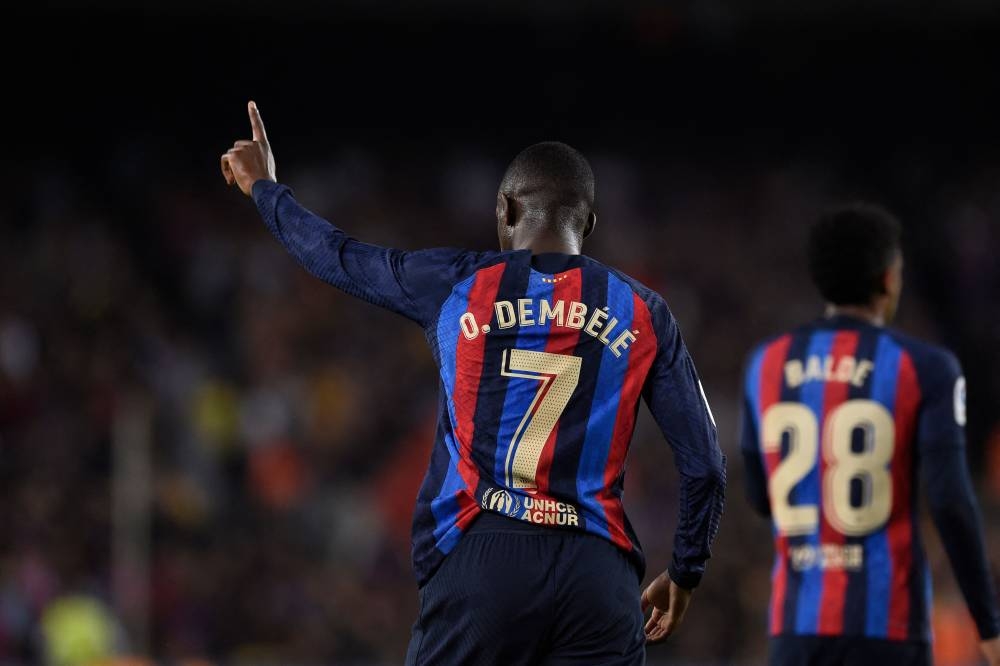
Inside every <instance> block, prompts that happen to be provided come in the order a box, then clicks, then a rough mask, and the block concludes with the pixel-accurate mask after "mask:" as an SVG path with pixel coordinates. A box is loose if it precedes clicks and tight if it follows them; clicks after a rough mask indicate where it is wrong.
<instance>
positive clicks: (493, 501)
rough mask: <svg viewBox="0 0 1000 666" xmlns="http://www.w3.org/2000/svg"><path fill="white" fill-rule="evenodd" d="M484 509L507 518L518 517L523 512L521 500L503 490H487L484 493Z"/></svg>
mask: <svg viewBox="0 0 1000 666" xmlns="http://www.w3.org/2000/svg"><path fill="white" fill-rule="evenodd" d="M482 507H483V508H484V509H486V510H487V511H495V512H497V513H502V514H504V515H505V516H517V515H518V513H519V512H520V511H521V498H520V497H518V496H517V495H515V494H513V493H511V492H510V491H507V490H503V489H501V488H487V489H486V492H484V493H483V501H482Z"/></svg>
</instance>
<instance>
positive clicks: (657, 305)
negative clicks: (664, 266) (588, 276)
mask: <svg viewBox="0 0 1000 666" xmlns="http://www.w3.org/2000/svg"><path fill="white" fill-rule="evenodd" d="M583 259H584V260H585V261H586V262H587V263H588V264H589V266H590V267H591V268H592V269H595V270H604V271H607V272H608V273H609V274H610V275H613V276H614V277H615V278H616V279H618V280H619V281H621V282H624V283H625V284H627V285H628V286H629V288H630V289H631V290H632V292H633V293H634V294H636V295H637V296H638V297H639V299H640V300H642V302H643V303H645V304H646V307H647V308H648V309H649V311H650V313H652V314H653V315H662V316H666V317H670V318H672V317H673V315H672V314H671V313H670V308H669V307H668V306H667V301H666V299H665V298H663V296H662V295H661V294H660V293H659V292H658V291H656V290H655V289H652V288H651V287H649V286H647V285H646V284H644V283H642V282H640V281H639V280H637V279H636V278H634V277H632V276H631V275H629V274H628V273H626V272H624V271H622V270H619V269H617V268H615V267H614V266H608V265H607V264H605V263H602V262H600V261H598V260H597V259H594V258H592V257H588V256H584V257H583Z"/></svg>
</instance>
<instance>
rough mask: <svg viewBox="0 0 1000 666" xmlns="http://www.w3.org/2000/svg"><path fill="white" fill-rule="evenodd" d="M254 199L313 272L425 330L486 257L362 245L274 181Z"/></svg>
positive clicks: (257, 187)
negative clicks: (454, 289)
mask: <svg viewBox="0 0 1000 666" xmlns="http://www.w3.org/2000/svg"><path fill="white" fill-rule="evenodd" d="M253 198H254V202H255V203H256V204H257V210H258V211H259V212H260V215H261V217H262V218H263V219H264V224H266V225H267V228H268V229H269V230H270V231H271V233H272V234H273V235H274V237H275V238H277V239H278V241H279V242H280V243H281V244H282V245H283V246H284V247H285V249H286V250H288V252H289V253H290V254H291V255H292V256H293V257H295V259H296V260H298V262H299V263H300V264H301V265H302V266H303V267H304V268H305V269H306V270H307V271H309V273H311V274H312V275H314V276H315V277H317V278H319V279H321V280H323V281H324V282H327V283H329V284H331V285H333V286H335V287H337V288H338V289H341V290H343V291H344V292H346V293H348V294H350V295H352V296H356V297H357V298H360V299H362V300H364V301H367V302H368V303H371V304H373V305H377V306H379V307H382V308H385V309H387V310H391V311H393V312H396V313H399V314H401V315H403V316H404V317H407V318H409V319H412V320H414V321H416V322H418V323H420V324H422V325H423V324H426V323H427V322H428V321H429V320H430V319H431V318H432V317H433V316H434V314H435V312H436V310H437V308H438V307H439V306H440V304H441V303H442V302H443V301H444V299H445V298H447V295H448V293H449V291H450V290H451V288H452V286H453V285H454V284H455V283H456V282H458V281H459V280H460V279H461V278H462V277H463V276H464V275H465V274H467V273H470V272H471V270H472V268H473V266H474V264H475V262H476V261H477V260H478V259H480V258H481V257H482V255H481V254H479V253H475V252H469V251H466V250H459V249H453V248H437V249H430V250H420V251H415V252H405V251H402V250H395V249H390V248H384V247H379V246H377V245H370V244H367V243H361V242H359V241H356V240H354V239H353V238H351V237H350V236H348V235H347V234H346V233H344V232H343V231H342V230H340V229H339V228H337V227H336V226H334V225H333V224H331V223H330V222H328V221H327V220H324V219H323V218H321V217H319V216H317V215H315V214H313V213H312V212H310V211H309V210H307V209H306V208H304V207H303V206H301V205H300V204H299V203H298V202H297V201H296V200H295V198H294V197H293V196H292V192H291V190H290V189H289V188H288V187H286V186H284V185H280V184H278V183H274V182H271V181H267V180H259V181H257V182H256V183H254V186H253Z"/></svg>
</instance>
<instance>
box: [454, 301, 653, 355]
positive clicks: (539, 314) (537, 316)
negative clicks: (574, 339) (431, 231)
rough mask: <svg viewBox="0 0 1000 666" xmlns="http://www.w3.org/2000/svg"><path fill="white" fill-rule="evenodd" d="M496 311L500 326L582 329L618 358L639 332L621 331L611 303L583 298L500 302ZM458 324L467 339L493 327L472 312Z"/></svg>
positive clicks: (495, 308)
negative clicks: (591, 303) (593, 302)
mask: <svg viewBox="0 0 1000 666" xmlns="http://www.w3.org/2000/svg"><path fill="white" fill-rule="evenodd" d="M493 311H494V313H495V314H494V316H495V319H496V326H497V328H499V329H505V328H513V327H514V326H519V327H520V328H525V327H528V326H548V325H551V326H553V327H560V328H569V329H575V330H582V331H583V332H584V333H586V334H588V335H590V336H591V337H593V338H596V339H597V340H598V341H600V342H601V343H602V344H604V345H605V346H606V347H607V348H608V349H609V350H610V351H611V353H612V354H614V355H615V356H616V357H617V358H621V355H622V352H623V351H625V350H626V349H628V348H629V345H631V344H632V343H633V342H635V340H636V336H637V335H638V334H639V331H638V330H635V331H631V330H629V329H627V328H626V329H625V330H619V329H620V328H621V321H620V320H619V319H618V317H615V316H613V314H612V313H611V312H610V311H609V308H608V306H604V307H603V308H593V309H590V308H588V307H587V304H586V303H581V302H579V301H564V300H562V299H560V300H557V301H555V302H554V303H550V302H549V301H547V300H546V299H544V298H541V299H537V300H535V299H531V298H519V299H517V301H497V302H496V303H494V304H493ZM458 325H459V328H460V329H461V330H462V335H464V336H465V338H466V340H475V339H476V338H478V337H479V336H480V335H481V334H485V333H489V332H490V331H491V330H492V328H491V326H490V324H487V323H483V322H477V321H476V317H475V315H473V314H472V313H471V312H466V313H465V314H463V315H462V316H461V317H459V318H458Z"/></svg>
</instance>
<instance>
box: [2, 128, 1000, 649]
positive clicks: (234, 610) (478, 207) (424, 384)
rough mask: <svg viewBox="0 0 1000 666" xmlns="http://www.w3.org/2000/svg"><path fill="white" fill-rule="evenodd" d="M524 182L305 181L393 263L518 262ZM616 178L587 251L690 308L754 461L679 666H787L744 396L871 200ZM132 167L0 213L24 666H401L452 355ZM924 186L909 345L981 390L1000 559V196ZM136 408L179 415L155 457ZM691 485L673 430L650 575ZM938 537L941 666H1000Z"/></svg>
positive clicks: (729, 182) (17, 620) (14, 618)
mask: <svg viewBox="0 0 1000 666" xmlns="http://www.w3.org/2000/svg"><path fill="white" fill-rule="evenodd" d="M584 148H586V147H584ZM278 154H279V159H281V157H282V154H281V152H280V149H279V153H278ZM508 157H509V156H508V155H492V154H491V155H490V156H489V157H484V156H483V155H482V154H471V153H462V152H458V153H454V154H451V155H448V154H447V153H445V154H444V156H443V157H442V158H441V160H440V162H437V163H435V164H434V165H433V168H427V167H426V165H425V164H422V163H420V162H419V161H417V160H409V159H407V158H406V157H405V156H403V157H398V156H393V157H392V159H390V156H388V155H387V154H385V153H380V152H378V151H370V152H366V151H360V150H344V151H342V152H340V153H338V154H335V155H333V156H332V157H330V159H329V161H327V162H321V163H311V164H307V163H303V164H299V165H295V164H294V163H293V160H290V159H289V160H288V161H287V163H279V166H281V168H282V170H281V171H279V174H280V175H281V177H282V179H283V180H285V182H287V183H288V184H290V185H292V186H293V187H294V188H295V190H296V195H297V197H298V198H299V199H300V201H302V202H303V203H304V204H305V205H307V206H308V207H310V208H311V209H313V210H315V211H317V212H319V213H320V214H323V215H324V216H327V217H328V218H329V219H331V220H334V221H336V222H337V223H338V224H339V225H340V226H342V227H343V228H345V229H347V230H348V231H349V232H351V233H352V234H353V235H355V236H357V237H359V238H361V239H363V240H366V241H370V242H377V243H381V244H386V245H393V246H398V247H403V248H420V247H427V246H433V245H460V246H469V247H477V248H488V247H492V246H493V245H494V243H495V238H494V236H493V234H494V229H495V222H494V220H493V217H492V209H493V204H494V195H495V191H496V185H497V183H498V182H499V178H500V175H501V173H502V169H503V166H504V161H505V160H506V159H507V158H508ZM591 157H592V161H593V164H594V168H595V172H596V175H597V181H598V227H597V231H596V234H595V236H594V237H593V240H592V242H591V243H589V244H588V247H587V248H586V251H587V253H588V254H591V255H592V256H594V257H596V258H598V259H600V260H602V261H604V262H606V263H609V264H612V265H615V266H617V267H619V268H621V269H623V270H625V271H626V272H628V273H631V274H633V275H635V276H636V277H637V278H639V279H641V280H643V281H644V282H646V283H647V284H649V285H650V286H651V287H653V288H655V289H657V290H659V291H660V292H661V293H663V294H664V296H665V297H666V299H667V301H668V303H669V304H670V305H671V307H672V309H673V310H674V312H675V314H676V315H677V317H678V319H679V321H680V323H681V326H682V329H683V332H684V336H685V338H686V341H687V343H688V345H689V347H690V349H691V351H692V354H693V356H694V358H695V361H696V363H697V364H698V368H699V371H700V372H701V374H702V377H703V380H704V384H705V389H706V391H707V393H708V396H709V399H710V400H711V403H712V406H713V409H714V411H715V415H716V417H717V419H718V424H719V429H720V436H721V442H722V445H723V447H724V449H725V451H726V452H727V454H728V456H729V467H730V469H729V472H730V479H731V481H730V490H729V493H728V503H727V507H726V513H725V516H724V519H723V522H722V528H721V532H720V536H719V539H718V541H717V542H716V545H715V548H714V556H713V558H712V560H711V562H710V565H709V570H708V574H707V576H706V578H705V581H704V583H703V585H702V587H701V588H699V590H698V592H697V594H696V596H695V598H694V603H693V606H692V608H691V610H690V612H689V614H688V616H687V619H686V621H685V624H684V626H683V627H682V628H681V630H680V631H679V633H678V634H677V636H676V638H672V639H671V641H670V643H669V644H668V645H666V646H664V647H662V648H658V649H656V650H654V651H651V652H650V663H653V664H655V663H659V661H660V660H663V661H664V662H667V661H669V663H682V664H683V663H689V664H722V663H745V664H757V663H761V661H762V658H763V655H764V653H765V649H766V639H765V635H764V632H765V613H766V606H767V598H768V593H769V573H770V568H771V542H770V529H769V527H768V526H767V525H766V523H765V522H764V521H763V520H761V519H758V518H757V517H755V516H753V515H752V514H751V511H750V510H749V508H748V507H747V505H746V504H745V502H744V501H743V497H742V492H743V489H742V472H741V469H740V464H741V463H740V458H739V455H738V452H737V450H736V434H737V426H736V424H737V417H738V406H739V388H740V373H741V370H742V363H743V360H744V355H745V353H746V352H747V351H748V350H749V348H750V347H751V345H752V344H753V343H754V342H755V341H756V340H758V339H760V338H762V337H764V336H767V335H769V334H771V333H774V332H777V331H778V330H780V329H781V328H783V327H787V326H790V325H793V324H796V323H799V322H801V321H802V320H806V319H810V318H812V317H815V316H818V315H819V314H820V313H821V311H822V308H821V304H820V303H819V301H818V298H817V297H816V295H815V294H814V293H813V290H812V288H811V286H810V285H809V283H808V280H807V279H806V275H805V266H804V260H803V256H802V255H803V252H802V248H803V243H804V237H805V228H806V226H807V224H808V223H809V222H810V221H811V219H812V218H814V217H815V215H816V214H817V213H818V212H819V211H820V210H822V209H823V208H824V207H825V206H827V205H829V204H831V203H833V202H836V201H839V200H842V199H843V198H844V197H847V196H851V195H853V194H854V192H855V189H854V188H853V185H852V182H851V181H850V180H849V179H848V178H847V177H845V176H844V175H843V174H842V173H840V172H839V171H838V170H837V169H835V168H833V167H826V168H824V167H821V166H817V164H815V163H812V162H808V161H802V162H791V163H783V164H770V163H767V162H766V161H763V160H762V161H760V162H749V163H746V164H741V165H738V166H735V165H721V164H715V163H692V164H685V163H640V162H637V161H635V160H630V159H628V158H626V157H622V156H616V155H615V154H609V153H602V152H600V151H593V152H592V154H591ZM118 161H119V163H120V164H124V165H126V166H123V167H122V170H121V172H120V173H118V174H116V175H115V176H114V179H116V180H113V182H112V188H111V189H112V190H113V191H115V192H125V191H130V192H132V193H131V194H130V195H128V196H126V198H125V199H124V200H117V201H114V202H113V203H109V201H110V200H111V199H110V198H109V199H106V200H102V199H100V198H98V197H95V193H94V191H93V190H85V189H84V187H83V186H82V185H80V178H79V174H78V173H76V172H75V171H74V170H73V169H71V168H63V169H60V168H53V169H51V170H49V171H44V172H39V174H38V175H36V176H31V177H23V178H22V180H23V183H22V184H23V187H21V188H19V189H20V193H19V194H18V195H16V196H13V197H9V198H4V199H0V224H2V227H3V229H4V232H3V237H2V241H0V516H2V517H3V523H2V524H3V528H2V529H0V664H3V665H8V664H9V665H15V664H39V663H52V664H59V665H60V666H62V665H66V666H69V665H77V664H80V665H82V664H94V663H109V664H110V663H135V664H139V663H149V662H148V661H143V659H142V658H144V657H145V658H147V659H153V660H155V662H156V663H170V664H192V665H193V664H208V663H228V664H286V665H290V664H303V665H304V664H359V665H360V664H373V665H374V664H395V663H400V662H401V661H402V656H403V654H404V653H405V649H406V644H407V641H408V639H409V630H410V625H411V623H412V621H413V620H414V618H415V615H416V611H417V607H416V586H415V584H414V581H413V578H412V575H411V571H410V564H409V528H410V514H411V510H412V503H413V499H414V497H415V494H416V491H417V488H418V486H419V484H420V481H421V479H422V476H423V472H424V467H425V465H426V461H427V457H428V453H429V448H430V445H431V442H432V438H433V419H434V416H435V404H436V395H435V394H436V387H437V381H436V369H435V367H434V364H433V361H432V359H431V355H430V353H429V352H428V351H427V350H426V348H425V341H424V338H423V335H422V332H421V331H420V329H419V328H418V327H416V326H414V325H412V324H409V323H408V322H406V321H404V320H402V319H398V318H397V317H395V316H393V315H390V314H388V313H385V312H381V311H379V310H377V309H376V308H374V307H372V306H368V305H365V304H361V303H358V302H355V301H353V300H352V299H351V298H349V297H347V296H345V295H344V294H341V293H340V292H338V291H336V290H335V289H333V288H331V287H329V286H327V285H325V284H322V283H321V282H319V281H318V280H315V279H313V278H312V277H310V276H308V275H307V274H306V273H305V272H304V271H303V270H302V269H300V268H299V267H298V266H297V265H296V264H295V263H294V261H293V260H292V259H290V258H289V257H288V256H286V255H285V253H284V251H283V250H282V248H281V247H280V246H279V245H278V244H277V243H276V242H275V241H274V240H273V239H272V238H271V237H270V236H269V234H268V233H267V231H266V229H265V228H264V226H263V224H262V223H261V222H260V221H259V219H258V218H257V216H256V213H255V211H254V210H253V206H252V204H251V203H250V202H249V201H247V200H245V199H243V198H242V197H241V196H240V195H239V193H238V192H237V191H235V190H227V189H226V188H225V187H224V185H223V183H222V179H221V177H220V178H218V180H217V182H216V181H213V180H211V179H210V178H208V177H207V176H204V177H201V178H198V179H192V180H191V182H187V181H183V180H177V179H169V178H168V179H159V180H156V181H155V185H148V184H147V185H146V186H145V189H143V190H141V191H140V192H139V193H135V191H134V190H133V188H132V187H131V186H132V184H134V180H133V179H134V178H135V176H134V174H133V173H130V172H129V170H130V168H131V167H129V166H128V165H130V164H135V163H140V162H141V156H140V155H138V154H136V155H133V156H129V155H124V156H122V159H119V160H118ZM140 167H141V164H140ZM140 167H136V168H140ZM205 168H206V171H207V170H208V169H209V168H210V167H205ZM918 172H919V169H917V170H914V171H912V172H907V173H911V174H915V175H912V177H909V178H910V180H906V181H905V182H902V183H900V184H898V187H897V188H896V189H895V191H894V192H892V193H891V195H889V197H888V198H889V201H888V203H889V204H890V205H893V204H894V203H895V204H897V205H896V206H895V207H896V209H897V211H898V212H899V213H900V214H901V216H902V217H903V218H904V223H905V224H906V225H907V229H908V230H907V234H908V237H907V244H908V245H907V248H908V250H909V253H908V256H907V278H908V280H909V282H908V291H907V292H906V294H905V296H904V301H903V309H902V312H901V320H900V322H899V323H900V325H901V326H902V327H903V328H905V329H906V330H907V331H908V332H911V333H913V334H917V335H921V336H925V337H927V338H929V339H931V340H935V341H938V342H943V343H946V344H949V345H951V346H953V347H954V348H956V350H957V351H958V352H959V355H960V356H961V358H962V360H963V362H964V363H965V365H966V366H967V369H968V370H969V373H968V374H969V391H970V409H971V412H970V416H971V419H972V423H971V424H970V433H971V435H972V437H971V438H970V456H971V457H972V459H973V461H974V462H975V469H974V475H975V477H976V481H977V484H978V486H979V488H980V489H981V493H980V496H981V498H982V500H983V503H984V516H985V521H986V523H987V532H988V540H989V549H990V554H991V557H992V559H993V563H994V565H1000V412H998V411H997V410H996V409H994V408H993V406H994V405H996V404H997V402H996V401H997V400H998V399H1000V351H998V348H997V347H996V344H995V342H996V340H997V339H998V334H1000V299H998V297H997V294H998V293H1000V263H998V262H997V261H996V256H997V251H998V249H1000V170H996V169H992V170H991V169H990V168H986V167H982V168H977V169H975V170H972V169H971V168H970V169H969V170H968V171H966V172H963V173H961V174H957V175H955V176H954V177H950V178H949V179H941V180H935V182H934V186H933V187H931V186H929V185H928V182H927V180H926V178H922V177H921V176H920V175H919V173H918ZM119 185H120V187H119ZM123 196H124V195H123ZM908 215H909V217H908ZM136 404H143V405H147V406H148V409H147V410H143V411H142V413H143V414H146V413H148V419H147V420H145V421H144V422H143V423H140V429H144V430H143V432H144V433H145V435H144V436H142V437H139V438H137V439H135V438H133V439H130V438H129V437H128V432H129V429H128V428H126V427H123V425H122V424H123V422H124V421H125V420H127V419H128V416H129V414H127V413H124V412H127V410H128V409H129V408H130V406H134V405H136ZM133 416H134V414H133ZM133 420H134V419H133ZM128 446H148V456H149V463H150V465H149V470H150V471H149V476H148V477H136V478H120V476H119V478H117V479H116V474H118V475H121V474H123V470H122V469H121V468H120V467H119V466H117V465H116V460H119V458H118V457H116V454H115V451H116V447H128ZM674 479H675V473H674V471H673V467H672V459H671V455H670V453H669V449H668V447H667V445H666V444H665V443H664V442H663V440H662V437H661V436H660V435H659V433H658V431H657V430H656V428H655V427H654V426H653V424H652V422H651V420H650V419H649V418H647V417H645V416H644V417H643V418H642V419H641V420H640V422H639V425H638V428H637V432H636V438H635V441H634V443H633V448H632V452H631V456H630V458H629V465H628V478H627V486H626V508H627V510H628V511H629V514H630V516H631V519H632V522H633V524H634V525H635V527H636V530H637V532H638V534H639V537H640V539H641V540H642V542H643V544H644V548H645V550H646V554H647V559H648V562H649V568H650V572H651V575H655V573H656V572H657V570H661V569H662V568H664V567H665V565H666V563H667V562H668V558H669V555H670V552H671V539H672V531H673V524H674V514H675V513H676V496H675V482H674ZM130 483H131V484H139V485H141V486H143V487H145V489H146V490H148V492H149V493H150V505H149V511H150V514H149V515H150V518H149V531H148V538H147V539H146V540H145V541H143V539H142V538H139V539H138V542H137V543H135V544H133V547H132V548H131V549H127V550H126V551H123V552H128V553H131V555H130V556H129V557H136V558H138V560H139V564H141V562H142V561H143V558H145V561H146V562H147V563H148V575H143V576H140V577H139V578H134V577H133V579H131V580H130V582H128V583H127V584H125V585H124V587H122V584H121V579H122V576H123V573H122V569H124V570H126V574H124V575H125V578H126V580H129V579H128V576H127V572H128V571H129V570H132V569H130V568H134V567H137V566H139V564H137V563H136V562H131V561H129V560H128V559H127V558H126V559H125V560H122V559H121V558H120V557H119V556H116V555H115V552H116V551H114V549H113V546H112V544H113V543H114V542H115V539H116V538H120V535H116V534H115V530H116V525H117V523H115V522H114V521H113V520H112V516H113V515H117V514H116V513H115V512H116V511H121V510H124V511H126V512H128V511H129V510H133V511H144V510H145V509H144V507H143V506H133V507H124V508H123V507H116V506H115V503H116V502H127V501H128V499H127V498H128V495H127V494H126V495H124V496H123V495H121V494H120V493H119V492H118V491H116V490H115V489H116V488H127V487H128V486H129V484H130ZM141 495H142V493H139V495H138V496H141ZM927 527H928V529H927V530H925V534H926V535H927V536H928V537H929V538H928V541H929V543H930V549H931V552H932V555H933V557H932V559H933V562H934V570H935V571H934V573H935V576H934V579H935V583H936V592H937V594H936V599H937V608H936V622H935V627H936V632H937V650H938V655H939V658H940V663H941V664H964V663H974V660H975V640H974V637H973V634H972V631H973V630H972V627H971V622H970V620H969V619H968V617H967V615H966V613H965V610H964V606H963V604H962V602H961V599H960V597H959V596H958V594H957V592H956V588H955V585H954V582H953V580H952V578H951V574H950V572H949V567H948V565H947V562H946V561H945V560H944V559H943V556H942V555H941V551H940V548H939V547H938V546H937V543H936V540H935V539H934V538H933V537H931V536H930V535H931V534H932V532H933V530H932V529H931V528H930V526H929V524H928V525H927ZM134 536H135V535H134V534H133V535H132V537H134ZM138 570H139V571H142V568H141V567H140V568H139V569H138ZM116 580H117V581H118V582H117V583H116V582H115V581H116ZM133 588H134V591H135V595H134V596H135V598H137V599H139V601H138V602H135V603H132V601H130V593H129V591H130V590H133ZM133 601H134V599H133ZM137 627H138V628H140V629H137ZM129 655H131V656H132V657H133V659H132V660H126V661H117V662H113V661H112V660H113V659H119V660H121V659H123V658H124V657H126V656H129Z"/></svg>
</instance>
